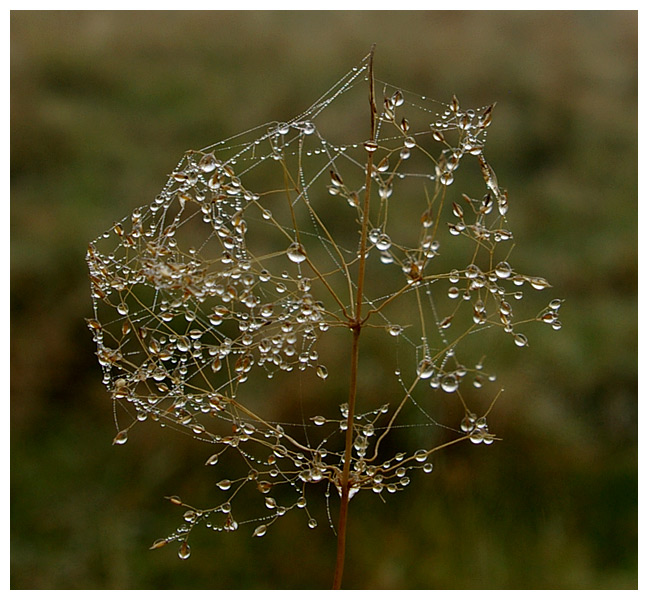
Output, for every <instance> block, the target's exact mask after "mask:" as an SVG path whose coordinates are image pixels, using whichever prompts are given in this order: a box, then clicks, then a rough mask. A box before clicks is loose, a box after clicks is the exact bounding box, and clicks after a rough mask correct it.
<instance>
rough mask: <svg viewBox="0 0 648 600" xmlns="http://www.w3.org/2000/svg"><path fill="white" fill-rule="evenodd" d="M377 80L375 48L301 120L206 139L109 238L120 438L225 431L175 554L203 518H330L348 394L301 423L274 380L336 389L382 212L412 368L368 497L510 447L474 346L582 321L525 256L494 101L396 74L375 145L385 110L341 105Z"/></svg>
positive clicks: (396, 331) (100, 258)
mask: <svg viewBox="0 0 648 600" xmlns="http://www.w3.org/2000/svg"><path fill="white" fill-rule="evenodd" d="M366 76H367V64H366V63H363V64H362V65H360V66H359V67H357V68H355V69H353V70H352V71H350V72H349V73H348V74H347V75H345V77H343V78H342V79H341V80H340V81H339V82H338V83H337V84H336V85H334V86H333V87H332V88H331V89H330V90H329V91H328V92H327V93H326V94H324V95H323V96H322V97H321V98H320V99H319V100H318V101H317V102H316V103H315V104H314V105H313V106H312V107H310V108H309V109H308V110H306V111H305V112H304V113H303V114H301V115H299V116H298V117H296V118H294V119H292V120H290V121H288V122H278V123H271V124H268V125H264V126H261V127H258V128H256V129H253V130H250V131H247V132H245V133H243V134H241V135H239V136H235V137H232V138H230V139H228V140H225V141H223V142H219V143H217V144H214V145H212V146H209V147H207V148H204V149H202V150H199V151H197V150H196V151H194V150H191V151H189V152H187V153H186V154H185V155H184V156H183V157H182V158H181V160H180V161H179V163H178V164H177V165H176V166H175V167H174V168H173V169H172V172H171V174H170V176H169V178H168V180H167V182H166V184H165V186H164V187H163V189H162V191H161V192H160V194H159V195H158V196H157V197H156V198H154V199H153V201H152V202H150V203H149V204H147V205H145V206H142V207H140V208H137V209H135V210H134V211H133V212H132V214H131V215H129V216H128V217H126V218H124V219H122V220H121V221H119V222H118V223H115V224H114V226H113V227H112V228H111V229H110V230H108V231H107V232H106V233H105V234H103V235H102V236H100V237H99V238H98V239H96V240H95V241H93V242H92V243H91V244H90V247H89V249H88V254H87V262H88V266H89V270H90V279H91V287H92V301H93V308H94V315H93V318H91V319H89V320H88V326H89V328H90V330H91V332H92V335H93V337H94V340H95V342H96V345H97V357H98V359H99V363H100V365H101V368H102V369H103V381H104V384H105V385H106V387H107V389H108V391H109V393H110V395H111V397H112V401H113V406H114V414H115V421H116V424H117V434H116V436H115V438H114V443H115V444H120V445H121V444H125V443H126V442H127V440H128V437H129V435H131V433H132V431H133V429H134V428H135V427H136V425H137V424H138V423H142V422H151V421H152V422H154V423H157V424H159V426H161V427H171V428H174V429H177V430H180V431H182V432H185V433H187V434H188V435H191V436H193V437H194V438H196V439H198V440H201V441H203V442H205V443H207V444H209V445H210V446H211V448H209V449H208V451H207V452H206V461H205V465H206V468H207V469H210V471H209V473H210V474H211V473H213V474H214V475H211V476H212V477H213V478H214V499H215V500H214V504H213V505H212V506H211V507H209V508H202V509H199V508H196V507H194V506H192V505H190V504H188V503H187V502H185V501H184V500H181V499H180V498H178V497H176V496H172V497H170V498H169V500H170V501H171V503H172V504H173V505H176V506H178V507H180V509H181V510H182V511H183V518H182V523H181V525H180V526H179V527H178V528H177V529H176V530H175V531H174V532H172V533H171V534H170V535H168V536H167V537H165V538H162V539H160V540H158V541H157V542H156V543H155V544H154V545H153V547H155V548H157V547H162V546H164V545H166V544H168V543H169V542H173V541H177V542H179V550H178V555H179V557H180V558H182V559H186V558H188V557H189V555H190V552H191V550H190V547H189V543H188V539H189V535H190V533H191V531H192V530H193V528H194V527H195V526H197V525H198V524H199V523H200V524H204V525H205V526H206V527H207V528H208V529H210V530H212V531H216V532H233V531H236V530H239V528H242V526H243V525H246V526H248V528H249V532H250V535H254V536H256V537H260V536H263V535H265V534H266V532H267V531H268V529H269V528H270V526H271V525H272V524H273V523H274V522H275V521H276V520H277V519H279V518H280V517H281V516H283V515H285V514H287V513H288V512H290V511H291V510H293V509H297V510H298V511H303V513H304V515H305V523H306V524H307V526H308V527H310V528H313V527H315V526H316V525H317V524H318V519H317V518H316V515H314V514H312V513H311V509H310V506H311V504H310V498H312V497H313V496H314V495H321V494H322V493H323V494H324V495H325V497H326V498H328V497H329V495H330V492H331V491H333V492H335V493H337V492H336V490H339V489H340V485H341V476H342V469H343V460H344V441H345V434H346V431H347V429H348V426H349V423H348V406H346V404H345V403H344V402H342V403H339V406H330V405H329V404H323V405H322V406H321V407H318V408H317V410H315V411H313V412H312V413H311V414H307V413H305V412H304V410H303V408H304V407H303V406H302V407H301V416H300V417H299V418H296V419H295V420H292V421H285V420H284V419H282V418H279V417H278V415H279V414H282V413H283V412H285V411H283V410H280V409H279V408H278V407H277V406H276V405H275V403H265V404H264V402H260V401H259V400H258V390H259V389H262V390H263V391H264V393H265V392H266V391H267V390H269V389H271V388H269V387H268V386H273V385H277V386H281V389H282V390H283V389H291V390H292V391H294V390H296V389H299V390H300V391H299V392H298V393H297V392H295V393H292V394H291V397H293V399H294V398H296V399H297V401H298V402H299V401H302V400H303V399H304V397H306V396H308V395H309V394H310V391H309V389H305V386H306V388H308V386H317V385H320V386H326V385H331V383H330V382H331V379H332V378H331V376H330V368H329V365H328V364H327V353H328V354H329V359H330V358H331V356H330V353H331V346H330V345H327V344H326V340H327V339H328V336H331V335H333V334H334V333H335V332H338V331H340V330H343V329H345V328H346V329H348V327H349V323H350V316H351V315H353V314H354V310H356V306H355V301H356V293H357V287H356V285H357V284H356V282H357V269H358V265H359V263H360V262H361V261H360V252H361V248H362V247H363V244H361V243H360V241H361V240H360V235H361V234H360V233H359V231H360V227H359V224H360V223H362V222H363V219H364V217H365V215H364V211H365V210H368V215H367V222H368V224H369V227H368V228H367V230H366V243H365V244H364V248H365V250H364V252H365V259H366V263H365V265H366V280H365V281H366V285H365V287H364V288H363V309H364V310H363V314H364V315H365V316H366V330H365V331H366V332H367V333H366V336H369V335H371V336H373V337H372V338H371V339H372V340H373V341H371V342H369V343H371V344H374V345H376V346H379V347H380V348H382V349H384V353H385V354H386V355H387V356H390V357H391V358H390V360H392V361H393V362H392V366H391V367H390V368H389V369H387V372H388V374H387V375H386V377H387V381H391V384H392V388H388V387H385V390H389V394H390V395H389V397H380V398H375V402H376V405H375V406H371V405H369V400H368V399H367V398H363V401H364V403H365V404H366V405H365V406H363V407H362V410H361V411H360V412H359V413H358V414H356V415H355V418H354V419H353V429H354V430H353V453H352V465H351V471H350V485H351V489H350V494H349V495H350V497H355V496H356V495H357V493H358V492H360V491H363V490H368V491H371V492H372V493H376V494H382V495H385V494H389V493H393V492H396V491H399V490H402V489H404V488H405V487H407V486H408V485H409V483H410V477H411V475H412V472H413V471H418V472H423V473H431V472H433V460H432V459H433V454H434V453H435V452H437V451H439V450H440V449H442V448H444V447H447V446H448V445H451V444H454V443H459V442H462V441H464V440H465V441H470V442H472V443H475V444H483V445H489V444H491V443H492V442H493V441H494V440H495V439H496V436H495V434H494V433H492V432H490V430H489V426H488V423H487V416H488V415H489V412H490V410H491V408H492V406H493V402H494V400H495V399H496V398H497V397H498V395H499V393H500V389H499V388H497V387H494V386H495V385H496V383H495V375H494V374H493V373H492V372H489V371H488V369H486V368H485V363H484V355H488V348H484V347H481V348H480V347H479V344H478V343H476V342H475V340H478V339H479V336H480V335H481V334H482V333H484V332H486V331H493V330H500V331H501V334H502V335H503V336H504V337H505V339H506V338H508V339H510V341H511V345H512V346H513V347H525V346H527V345H528V343H529V342H528V338H527V333H526V331H527V328H528V327H529V325H530V324H531V323H533V322H540V323H545V324H547V325H548V326H550V327H552V328H553V329H555V330H558V329H560V327H561V325H560V321H559V315H558V312H559V309H560V305H561V300H559V299H554V300H551V301H550V302H548V304H547V305H546V306H545V307H544V308H541V309H540V310H537V309H536V310H533V301H532V300H529V298H528V297H529V296H530V295H532V293H535V292H538V293H540V294H542V293H544V290H545V289H546V288H548V287H550V286H549V283H548V282H547V281H546V280H545V279H543V278H542V277H538V276H528V275H524V274H522V273H519V272H518V271H517V270H516V268H515V266H514V264H513V262H512V258H511V249H512V240H513V233H512V232H511V230H510V228H509V225H508V221H507V214H508V211H509V199H508V194H507V192H506V190H505V189H503V188H502V187H501V185H500V183H499V182H498V179H497V176H496V174H495V171H494V169H493V167H492V166H491V164H490V163H489V162H488V160H487V158H486V137H487V136H486V132H487V131H488V128H489V126H490V124H491V119H492V113H493V109H492V107H482V108H479V109H477V110H471V109H467V110H466V109H464V108H463V107H461V106H460V104H459V101H458V100H457V99H456V98H454V97H453V98H452V100H451V101H450V102H449V103H448V104H443V103H439V102H435V101H431V100H429V99H427V98H426V97H424V96H420V95H417V94H413V93H411V92H407V91H403V90H400V89H398V88H397V87H394V86H392V85H389V84H386V83H381V84H380V90H381V92H382V96H381V97H382V104H381V105H380V106H379V107H378V134H377V136H376V139H375V140H374V139H371V140H367V139H366V131H367V129H368V128H367V127H366V125H364V126H362V127H361V126H360V125H359V126H358V130H357V131H350V130H349V129H348V128H347V127H343V128H339V127H336V126H335V125H336V122H337V121H336V119H335V118H330V117H329V116H328V115H329V113H332V114H333V115H335V110H336V106H337V105H338V102H337V101H338V100H339V99H341V98H342V97H345V98H347V97H352V96H353V94H354V93H356V94H357V97H358V106H359V107H361V108H360V109H359V111H360V112H359V113H358V114H360V115H361V114H363V113H362V111H363V110H366V108H365V107H366V85H367V81H366ZM367 122H368V116H367ZM363 131H364V132H365V134H364V135H363ZM368 155H371V156H372V158H373V160H372V162H371V165H372V166H371V170H370V172H369V173H367V167H366V165H367V164H368V161H367V157H368ZM367 181H370V182H371V188H370V190H369V194H368V201H367ZM545 302H546V300H545ZM528 307H530V308H528ZM530 310H531V311H532V312H531V313H529V311H530ZM363 335H364V334H363ZM464 346H466V347H467V348H466V355H465V356H464V354H463V348H464ZM475 347H477V348H478V351H477V352H476V353H475ZM336 351H337V352H344V350H342V349H337V350H336ZM471 352H472V353H473V355H471ZM311 375H312V376H313V377H310V376H311ZM300 377H302V378H306V377H310V378H308V379H299V378H300ZM336 377H338V378H344V377H346V373H341V374H336ZM293 378H297V379H293ZM292 381H294V382H295V383H294V384H291V383H290V382H292ZM304 382H306V383H304ZM246 384H248V385H246ZM255 390H257V392H256V395H255ZM477 392H479V394H478V393H477ZM480 394H481V396H480ZM268 395H269V394H268ZM280 395H281V394H280ZM283 395H284V396H286V394H283ZM312 395H313V396H314V397H324V396H322V395H321V394H319V392H318V393H315V392H313V394H312ZM255 398H256V399H255ZM480 398H481V399H480ZM449 403H453V406H455V407H457V410H447V407H448V405H449ZM309 410H310V408H309ZM298 414H299V413H298ZM442 414H444V415H447V416H446V417H441V416H440V415H442ZM453 414H456V415H457V418H456V419H455V418H454V417H449V416H448V415H453ZM449 418H450V419H451V420H448V419H449ZM408 431H412V432H414V431H416V432H417V433H416V435H412V436H410V437H411V440H412V441H411V442H408V441H407V440H408V439H409V438H408V436H406V435H405V436H404V435H402V433H403V432H408ZM396 434H398V435H396ZM394 435H396V439H397V440H398V443H399V444H402V445H403V448H399V449H397V450H396V449H395V446H394V444H393V443H391V441H390V440H391V438H392V436H394ZM208 476H209V475H208ZM324 518H325V519H328V517H327V516H325V517H324ZM320 520H321V517H320ZM329 520H330V519H329Z"/></svg>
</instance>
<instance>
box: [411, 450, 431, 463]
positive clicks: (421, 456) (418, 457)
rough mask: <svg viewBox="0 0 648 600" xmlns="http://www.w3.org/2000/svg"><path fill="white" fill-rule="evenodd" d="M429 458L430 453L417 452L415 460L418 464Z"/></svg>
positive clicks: (424, 451) (425, 451)
mask: <svg viewBox="0 0 648 600" xmlns="http://www.w3.org/2000/svg"><path fill="white" fill-rule="evenodd" d="M427 457H428V451H427V450H417V451H416V452H414V460H416V462H425V459H426V458H427Z"/></svg>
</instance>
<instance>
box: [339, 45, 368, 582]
mask: <svg viewBox="0 0 648 600" xmlns="http://www.w3.org/2000/svg"><path fill="white" fill-rule="evenodd" d="M374 50H375V44H374V45H373V46H372V47H371V52H370V53H369V105H370V111H371V140H372V141H375V139H376V103H375V100H374V77H373V56H374ZM372 171H373V150H372V151H368V155H367V167H366V179H365V195H364V204H363V212H362V229H361V232H360V259H359V263H358V280H357V287H356V302H355V311H354V315H353V319H351V320H349V323H348V326H349V329H351V333H352V336H353V337H352V340H351V368H350V379H349V402H348V414H347V429H346V437H345V444H344V466H343V468H342V479H341V481H340V514H339V517H338V531H337V535H338V541H337V559H336V562H335V576H334V579H333V589H334V590H339V589H340V588H341V587H342V575H343V573H344V557H345V551H346V530H347V521H348V515H349V473H350V471H351V454H352V451H353V435H354V430H353V422H354V416H355V404H356V397H357V389H358V357H359V348H360V343H359V342H360V333H361V332H362V328H363V326H364V323H363V322H362V306H363V298H364V280H365V263H366V254H367V229H368V225H369V204H370V199H371V175H372Z"/></svg>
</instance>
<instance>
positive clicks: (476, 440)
mask: <svg viewBox="0 0 648 600" xmlns="http://www.w3.org/2000/svg"><path fill="white" fill-rule="evenodd" d="M470 441H471V442H472V443H473V444H481V443H482V442H483V441H484V432H483V431H482V430H481V429H473V430H472V431H471V433H470Z"/></svg>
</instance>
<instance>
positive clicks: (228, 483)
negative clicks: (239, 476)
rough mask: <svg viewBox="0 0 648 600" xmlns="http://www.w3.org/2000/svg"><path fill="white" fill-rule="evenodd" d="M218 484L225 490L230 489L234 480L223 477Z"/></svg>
mask: <svg viewBox="0 0 648 600" xmlns="http://www.w3.org/2000/svg"><path fill="white" fill-rule="evenodd" d="M216 486H217V487H218V488H220V489H221V490H223V491H226V490H229V489H230V488H231V487H232V482H231V481H230V480H229V479H222V480H221V481H219V482H218V483H217V484H216Z"/></svg>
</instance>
